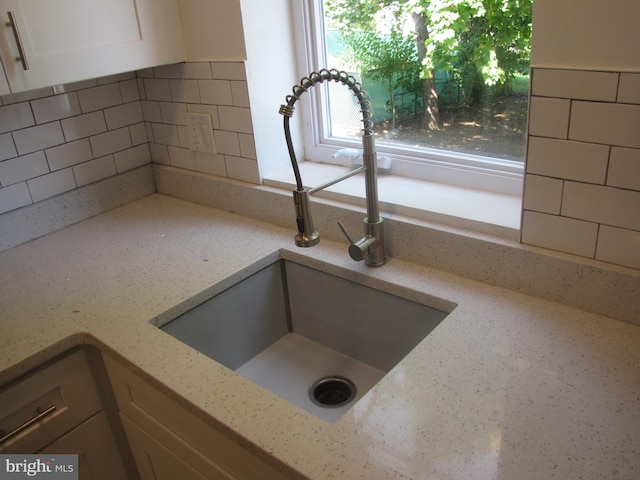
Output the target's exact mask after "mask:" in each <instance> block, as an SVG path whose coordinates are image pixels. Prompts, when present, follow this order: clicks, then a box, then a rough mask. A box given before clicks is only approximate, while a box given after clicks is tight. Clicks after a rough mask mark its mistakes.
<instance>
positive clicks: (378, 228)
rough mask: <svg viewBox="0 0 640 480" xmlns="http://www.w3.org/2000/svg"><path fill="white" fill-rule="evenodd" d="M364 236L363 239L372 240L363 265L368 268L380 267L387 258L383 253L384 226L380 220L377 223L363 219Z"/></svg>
mask: <svg viewBox="0 0 640 480" xmlns="http://www.w3.org/2000/svg"><path fill="white" fill-rule="evenodd" d="M364 235H365V238H371V239H374V241H373V242H372V243H371V245H370V246H369V251H368V254H367V256H366V257H365V259H364V263H365V265H367V266H368V267H381V266H383V265H384V264H385V263H387V257H386V256H385V253H384V225H383V223H382V218H380V219H378V221H377V222H369V219H368V218H365V219H364Z"/></svg>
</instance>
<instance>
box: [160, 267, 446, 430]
mask: <svg viewBox="0 0 640 480" xmlns="http://www.w3.org/2000/svg"><path fill="white" fill-rule="evenodd" d="M448 313H449V312H444V311H441V310H438V309H436V308H432V307H429V306H426V305H422V304H420V303H416V302H414V301H410V300H407V299H404V298H401V297H398V296H394V295H390V294H388V293H385V292H382V291H379V290H375V289H373V288H370V287H367V286H364V285H361V284H358V283H355V282H352V281H349V280H345V279H343V278H340V277H337V276H334V275H331V274H327V273H324V272H321V271H319V270H316V269H313V268H310V267H306V266H303V265H300V264H297V263H294V262H291V261H288V260H280V261H278V262H275V263H273V264H271V265H270V266H268V267H266V268H264V269H262V270H260V271H259V272H257V273H255V274H253V275H251V276H249V277H247V278H246V279H244V280H242V281H240V282H239V283H237V284H235V285H233V286H232V287H230V288H228V289H227V290H225V291H223V292H222V293H220V294H218V295H216V296H214V297H213V298H211V299H209V300H207V301H206V302H204V303H203V304H201V305H199V306H197V307H195V308H193V309H192V310H190V311H188V312H186V313H184V314H182V315H180V316H179V317H177V318H176V319H174V320H172V321H170V322H169V323H167V324H165V325H163V326H161V327H160V328H161V329H162V330H164V331H165V332H167V333H168V334H170V335H172V336H173V337H175V338H177V339H179V340H181V341H182V342H184V343H186V344H187V345H189V346H191V347H193V348H195V349H196V350H198V351H200V352H202V353H203V354H205V355H207V356H209V357H211V358H212V359H214V360H216V361H217V362H219V363H221V364H223V365H225V366H226V367H228V368H230V369H232V370H235V371H236V372H237V373H238V374H240V375H242V376H244V377H246V378H248V379H250V380H252V381H253V382H255V383H257V384H259V385H261V386H262V387H264V388H266V389H268V390H270V391H272V392H273V393H275V394H277V395H279V396H281V397H282V398H284V399H286V400H288V401H289V402H291V403H293V404H295V405H297V406H298V407H300V408H303V409H304V410H306V411H308V412H310V413H312V414H314V415H316V416H318V417H319V418H322V419H323V420H326V421H328V422H334V421H336V420H337V419H339V418H340V417H341V416H342V415H343V414H344V413H345V412H346V411H347V410H348V409H349V408H351V407H352V406H353V405H354V404H355V403H356V402H357V401H358V400H359V399H360V398H362V397H363V396H364V395H365V394H366V393H367V391H368V390H370V389H371V387H373V386H374V385H375V384H376V383H377V382H378V381H380V379H382V377H384V375H386V374H387V373H388V372H389V371H390V370H391V369H392V368H393V367H394V366H395V365H396V364H397V363H398V362H400V360H402V358H404V357H405V356H406V355H407V354H408V353H409V352H410V351H411V350H412V349H413V348H414V347H415V346H416V345H417V344H418V343H419V342H420V341H422V340H423V339H424V338H425V337H426V336H427V335H428V334H429V333H430V332H431V331H432V330H433V329H434V328H436V327H437V326H438V324H439V323H440V322H441V321H442V320H443V319H444V318H445V317H446V316H447V314H448Z"/></svg>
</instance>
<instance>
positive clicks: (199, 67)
mask: <svg viewBox="0 0 640 480" xmlns="http://www.w3.org/2000/svg"><path fill="white" fill-rule="evenodd" d="M182 78H191V79H194V80H205V79H210V78H213V77H212V76H211V63H210V62H187V63H183V64H182Z"/></svg>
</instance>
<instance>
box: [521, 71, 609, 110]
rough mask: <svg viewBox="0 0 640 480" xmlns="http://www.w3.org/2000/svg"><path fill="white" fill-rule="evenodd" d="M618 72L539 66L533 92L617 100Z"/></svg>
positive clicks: (541, 94)
mask: <svg viewBox="0 0 640 480" xmlns="http://www.w3.org/2000/svg"><path fill="white" fill-rule="evenodd" d="M618 75H619V74H618V73H615V72H590V71H580V70H557V69H544V68H538V69H535V71H534V81H533V82H532V88H531V94H532V95H535V96H542V97H557V98H572V99H581V100H598V101H606V102H615V101H616V93H617V91H618Z"/></svg>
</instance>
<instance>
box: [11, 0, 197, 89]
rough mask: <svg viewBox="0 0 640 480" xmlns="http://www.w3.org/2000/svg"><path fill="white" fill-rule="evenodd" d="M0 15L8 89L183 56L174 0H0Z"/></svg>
mask: <svg viewBox="0 0 640 480" xmlns="http://www.w3.org/2000/svg"><path fill="white" fill-rule="evenodd" d="M0 19H1V24H0V29H1V31H2V35H0V54H1V55H2V61H3V64H4V69H5V72H6V75H7V79H8V82H9V86H10V88H11V91H12V92H19V91H24V90H31V89H34V88H40V87H45V86H51V85H57V84H63V83H69V82H75V81H79V80H85V79H88V78H96V77H100V76H104V75H110V74H114V73H122V72H127V71H132V70H137V69H140V68H146V67H150V66H154V65H162V64H167V63H175V62H179V61H183V60H184V58H185V56H184V48H183V39H182V32H181V25H180V12H179V6H178V2H177V0H47V1H42V0H0ZM7 23H8V24H9V25H5V24H7ZM11 24H13V28H12V27H11ZM0 88H1V85H0Z"/></svg>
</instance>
